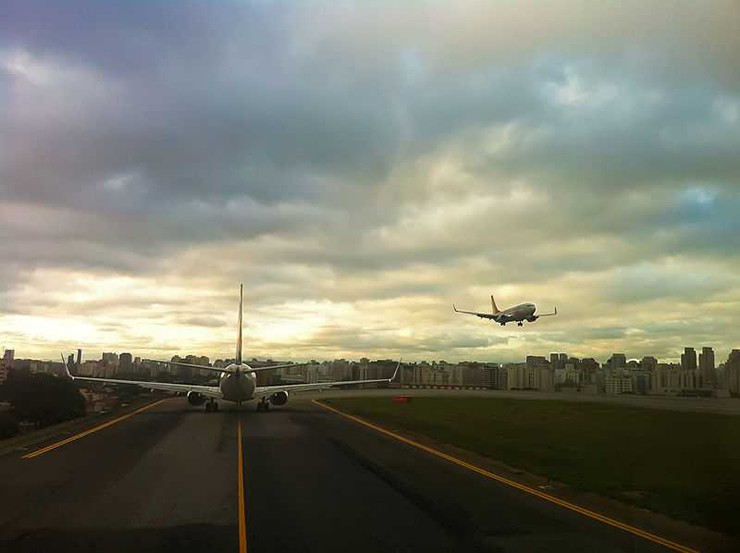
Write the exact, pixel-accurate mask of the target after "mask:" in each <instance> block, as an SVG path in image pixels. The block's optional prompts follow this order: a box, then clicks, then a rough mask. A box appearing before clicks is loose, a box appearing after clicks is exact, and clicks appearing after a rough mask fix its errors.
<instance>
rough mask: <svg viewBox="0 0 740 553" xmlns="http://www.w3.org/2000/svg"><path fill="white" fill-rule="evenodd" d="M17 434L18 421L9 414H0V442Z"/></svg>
mask: <svg viewBox="0 0 740 553" xmlns="http://www.w3.org/2000/svg"><path fill="white" fill-rule="evenodd" d="M16 434H18V421H17V420H15V417H14V416H13V415H12V414H11V413H7V412H5V413H0V440H4V439H5V438H12V437H13V436H15V435H16Z"/></svg>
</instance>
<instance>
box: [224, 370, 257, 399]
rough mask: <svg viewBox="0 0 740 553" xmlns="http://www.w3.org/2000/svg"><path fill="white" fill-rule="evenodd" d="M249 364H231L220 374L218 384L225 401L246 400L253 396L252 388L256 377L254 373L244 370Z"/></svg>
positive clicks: (254, 386) (255, 382)
mask: <svg viewBox="0 0 740 553" xmlns="http://www.w3.org/2000/svg"><path fill="white" fill-rule="evenodd" d="M249 369H250V367H249V365H244V364H242V365H235V364H233V363H232V364H231V365H229V366H228V367H226V371H228V372H225V373H223V374H222V375H221V379H220V380H219V383H218V386H219V388H220V389H221V393H222V394H223V399H225V400H226V401H235V402H237V403H239V402H241V401H248V400H250V399H252V398H253V397H254V390H255V388H256V387H257V378H256V376H255V373H252V372H245V371H246V370H249Z"/></svg>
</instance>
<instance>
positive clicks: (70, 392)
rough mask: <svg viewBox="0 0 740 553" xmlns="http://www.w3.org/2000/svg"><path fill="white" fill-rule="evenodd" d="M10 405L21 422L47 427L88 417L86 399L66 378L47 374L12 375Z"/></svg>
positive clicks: (9, 388) (9, 392)
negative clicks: (86, 414) (85, 415)
mask: <svg viewBox="0 0 740 553" xmlns="http://www.w3.org/2000/svg"><path fill="white" fill-rule="evenodd" d="M5 385H6V386H7V390H6V393H7V401H9V402H10V404H11V405H12V407H13V413H14V415H15V416H16V418H17V419H18V420H24V421H28V422H32V423H34V424H35V425H36V426H46V425H49V424H54V423H56V422H61V421H65V420H69V419H73V418H76V417H81V416H83V415H84V414H85V399H84V398H83V397H82V395H81V394H80V392H79V391H78V390H77V387H76V386H75V384H74V383H73V382H72V381H71V380H68V379H66V378H57V377H55V376H51V375H49V374H44V373H32V374H28V373H25V374H24V373H16V372H14V373H12V374H11V375H9V376H8V379H7V380H6V382H5Z"/></svg>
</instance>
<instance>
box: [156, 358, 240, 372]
mask: <svg viewBox="0 0 740 553" xmlns="http://www.w3.org/2000/svg"><path fill="white" fill-rule="evenodd" d="M144 361H149V362H150V363H162V364H164V365H172V366H174V367H192V368H194V369H202V370H204V371H215V372H219V373H225V372H229V371H227V370H226V369H221V368H219V367H211V366H210V365H194V364H193V363H180V362H179V361H157V360H156V359H144Z"/></svg>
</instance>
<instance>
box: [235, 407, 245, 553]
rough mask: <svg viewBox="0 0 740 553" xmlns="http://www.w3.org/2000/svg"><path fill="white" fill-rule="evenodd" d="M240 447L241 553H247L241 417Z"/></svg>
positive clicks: (240, 426)
mask: <svg viewBox="0 0 740 553" xmlns="http://www.w3.org/2000/svg"><path fill="white" fill-rule="evenodd" d="M236 441H237V446H238V447H239V476H238V481H239V553H247V510H246V508H245V507H244V454H243V453H242V419H241V416H239V419H238V422H237V434H236Z"/></svg>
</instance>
